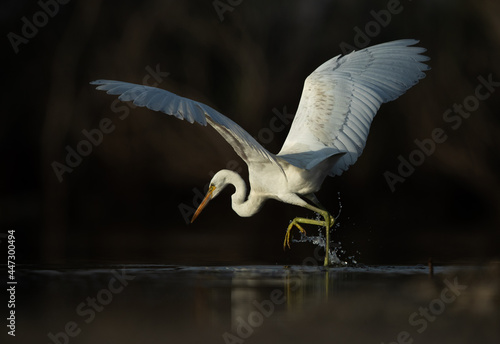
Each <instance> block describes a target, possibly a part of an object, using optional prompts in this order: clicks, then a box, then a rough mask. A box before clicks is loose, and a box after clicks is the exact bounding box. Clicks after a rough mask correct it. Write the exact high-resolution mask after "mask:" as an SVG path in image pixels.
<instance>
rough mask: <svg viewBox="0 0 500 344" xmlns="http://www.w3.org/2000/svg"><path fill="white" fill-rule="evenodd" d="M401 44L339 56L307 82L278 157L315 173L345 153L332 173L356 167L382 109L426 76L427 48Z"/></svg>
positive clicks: (401, 42)
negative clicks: (314, 168) (371, 128)
mask: <svg viewBox="0 0 500 344" xmlns="http://www.w3.org/2000/svg"><path fill="white" fill-rule="evenodd" d="M416 43H418V41H417V40H411V39H406V40H398V41H393V42H388V43H384V44H379V45H375V46H373V47H369V48H366V49H362V50H359V51H355V52H352V53H350V54H348V55H345V56H341V55H339V56H336V57H334V58H332V59H331V60H329V61H327V62H325V63H323V64H322V65H321V66H319V67H318V68H317V69H316V70H315V71H314V72H313V73H312V74H311V75H309V76H308V77H307V79H306V81H305V83H304V90H303V92H302V97H301V99H300V103H299V107H298V109H297V113H296V115H295V118H294V121H293V123H292V126H291V128H290V132H289V133H288V136H287V138H286V140H285V143H284V144H283V147H282V149H281V151H280V152H279V153H278V154H277V156H279V157H281V158H283V159H285V160H287V161H289V162H290V163H292V164H294V165H296V166H298V167H302V168H306V169H310V168H312V167H314V166H315V165H316V164H318V163H320V162H321V161H323V160H324V159H326V158H328V157H329V156H332V155H335V154H342V153H343V155H342V156H341V157H340V158H339V159H338V160H337V162H336V163H335V164H334V166H333V167H332V169H331V170H330V173H329V174H330V175H331V176H333V175H340V174H342V172H343V171H345V170H347V169H348V168H349V166H350V165H352V164H354V162H356V160H357V159H358V157H359V156H360V155H361V152H362V151H363V148H364V147H365V143H366V139H367V136H368V132H369V130H370V125H371V123H372V120H373V118H374V117H375V114H376V113H377V111H378V109H379V108H380V105H382V103H386V102H388V101H391V100H394V99H396V98H398V97H399V96H400V95H402V94H403V93H404V92H406V90H408V89H409V88H410V87H412V86H413V85H415V84H416V83H417V82H418V80H419V79H422V78H424V77H425V73H424V71H425V70H428V69H429V67H428V66H427V65H426V64H424V63H422V62H423V61H427V60H428V59H429V58H428V57H427V56H424V55H421V53H423V52H424V51H425V49H424V48H420V47H411V45H414V44H416Z"/></svg>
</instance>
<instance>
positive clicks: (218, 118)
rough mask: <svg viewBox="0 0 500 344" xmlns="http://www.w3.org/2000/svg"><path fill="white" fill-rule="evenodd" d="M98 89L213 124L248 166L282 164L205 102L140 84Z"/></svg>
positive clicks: (102, 83) (110, 83) (105, 84)
mask: <svg viewBox="0 0 500 344" xmlns="http://www.w3.org/2000/svg"><path fill="white" fill-rule="evenodd" d="M91 84H92V85H97V89H98V90H101V91H106V93H108V94H111V95H118V96H119V97H118V99H120V100H122V101H133V103H134V104H135V105H137V106H144V107H147V108H149V109H151V110H154V111H161V112H163V113H165V114H167V115H172V116H175V117H177V118H178V119H181V120H186V121H188V122H189V123H194V122H197V123H199V124H201V125H203V126H206V125H207V123H208V124H210V125H211V126H212V127H213V128H214V129H215V130H217V132H219V134H221V135H222V136H223V137H224V139H226V141H228V142H229V144H231V146H232V147H233V149H234V150H235V151H236V153H237V154H238V155H239V156H240V157H241V158H242V159H243V160H245V162H246V163H247V164H248V163H249V162H250V161H262V159H265V160H268V161H271V162H272V163H274V164H276V165H277V166H278V167H279V168H280V170H281V171H283V170H282V168H281V165H280V164H279V163H278V161H277V159H276V156H275V155H274V154H272V153H270V152H269V151H267V150H266V149H265V148H264V147H262V145H261V144H260V143H258V142H257V141H256V140H255V139H254V138H253V137H252V136H251V135H250V134H248V133H247V132H246V131H245V130H244V129H243V128H241V127H240V126H239V125H238V124H236V123H235V122H234V121H232V120H231V119H229V118H228V117H226V116H224V115H222V114H221V113H219V112H218V111H216V110H214V109H212V108H211V107H210V106H208V105H205V104H203V103H200V102H197V101H194V100H191V99H187V98H184V97H181V96H178V95H176V94H174V93H172V92H169V91H166V90H162V89H159V88H156V87H150V86H144V85H137V84H132V83H128V82H123V81H114V80H96V81H92V82H91Z"/></svg>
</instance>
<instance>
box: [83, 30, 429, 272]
mask: <svg viewBox="0 0 500 344" xmlns="http://www.w3.org/2000/svg"><path fill="white" fill-rule="evenodd" d="M416 43H418V41H417V40H412V39H406V40H397V41H393V42H388V43H383V44H379V45H375V46H372V47H368V48H366V49H362V50H359V51H354V52H352V53H350V54H347V55H338V56H336V57H334V58H332V59H330V60H328V61H326V62H325V63H323V64H322V65H321V66H319V67H318V68H317V69H316V70H315V71H314V72H313V73H312V74H311V75H309V76H308V77H307V79H306V80H305V83H304V89H303V92H302V97H301V99H300V103H299V106H298V109H297V113H296V115H295V118H294V120H293V123H292V126H291V128H290V132H289V133H288V136H287V138H286V140H285V143H284V144H283V147H282V148H281V151H280V152H279V153H278V154H273V153H270V152H269V151H267V150H266V149H265V148H264V147H262V146H261V145H260V144H259V143H258V142H257V141H256V140H255V139H254V138H253V137H252V136H251V135H250V134H248V133H247V132H246V131H245V130H243V129H242V128H241V127H240V126H239V125H238V124H236V123H235V122H233V121H232V120H230V119H229V118H227V117H226V116H224V115H222V114H220V113H219V112H217V111H216V110H214V109H212V108H211V107H209V106H207V105H205V104H202V103H199V102H197V101H194V100H190V99H187V98H183V97H181V96H178V95H176V94H173V93H171V92H168V91H165V90H162V89H159V88H155V87H149V86H143V85H136V84H131V83H127V82H122V81H112V80H96V81H93V82H92V83H91V84H93V85H98V87H97V89H98V90H103V91H107V93H108V94H112V95H119V99H120V100H122V101H133V103H134V104H135V105H137V106H145V107H147V108H149V109H151V110H155V111H161V112H163V113H166V114H168V115H173V116H175V117H177V118H179V119H185V120H187V121H188V122H190V123H193V122H197V123H199V124H201V125H203V126H206V125H207V124H210V125H211V126H212V127H213V128H214V129H215V130H216V131H217V132H219V134H220V135H222V137H223V138H224V139H226V141H228V143H229V144H230V145H231V146H232V147H233V149H234V150H235V151H236V153H237V154H238V155H239V156H240V157H241V158H242V159H243V160H244V161H245V162H246V163H247V165H248V172H249V182H250V186H251V189H250V191H249V192H247V187H246V184H245V181H244V180H243V178H241V176H240V175H239V174H237V173H236V172H233V171H230V170H221V171H219V172H218V173H216V174H215V175H214V176H213V178H212V180H211V181H210V187H209V190H208V193H207V195H206V196H205V199H204V200H203V202H202V203H201V204H200V206H199V207H198V209H197V210H196V212H195V214H194V216H193V218H192V221H194V220H195V219H196V217H197V216H198V215H199V214H200V212H201V211H202V210H203V208H205V206H206V205H207V203H208V202H209V201H210V200H211V199H213V198H215V197H216V196H217V195H218V194H219V193H220V192H221V191H222V190H223V189H224V188H225V187H226V186H227V185H229V184H232V185H233V186H234V187H235V189H236V191H235V192H234V194H233V195H232V197H231V199H232V207H233V209H234V211H235V212H236V213H237V214H238V215H240V216H242V217H248V216H252V215H254V214H255V213H257V212H258V211H259V210H260V209H261V207H262V205H263V204H264V202H265V201H266V200H267V199H275V200H278V201H281V202H285V203H289V204H293V205H296V206H300V207H304V208H307V209H309V210H311V211H314V212H316V213H318V214H320V215H321V216H322V218H323V220H313V219H307V218H301V217H296V218H294V219H293V220H292V221H291V222H290V224H289V226H288V228H287V230H286V233H285V241H284V243H283V247H284V248H285V247H286V246H288V247H290V231H291V229H292V228H293V227H294V226H295V227H297V228H298V229H299V230H300V231H301V232H303V233H305V230H304V229H303V228H302V226H301V224H313V225H319V226H324V227H325V231H326V244H325V251H326V252H325V260H324V264H325V266H328V265H330V250H329V243H330V228H331V227H332V225H333V223H334V218H333V217H332V216H331V215H330V213H329V212H328V211H327V210H326V209H325V208H324V207H323V206H322V205H321V204H320V203H319V201H318V199H317V198H316V196H315V195H314V193H315V192H317V191H319V190H320V187H321V185H322V183H323V181H324V179H325V178H326V177H327V176H336V175H337V176H338V175H340V174H342V172H343V171H345V170H347V169H348V168H349V166H350V165H352V164H354V163H355V162H356V160H357V159H358V157H359V156H360V155H361V152H362V151H363V148H364V146H365V143H366V139H367V136H368V132H369V129H370V125H371V122H372V120H373V118H374V117H375V114H376V113H377V111H378V109H379V107H380V106H381V105H382V103H385V102H388V101H391V100H394V99H396V98H398V97H399V96H400V95H402V94H403V93H404V92H405V91H407V90H408V89H409V88H410V87H412V86H413V85H415V84H416V83H417V82H418V80H419V79H422V78H424V77H425V73H424V71H426V70H428V69H429V67H428V66H427V65H426V64H424V63H423V61H427V60H428V57H426V56H424V55H422V53H423V52H425V51H426V50H425V49H424V48H421V47H414V46H412V45H415V44H416ZM307 201H309V202H307ZM192 221H191V222H192Z"/></svg>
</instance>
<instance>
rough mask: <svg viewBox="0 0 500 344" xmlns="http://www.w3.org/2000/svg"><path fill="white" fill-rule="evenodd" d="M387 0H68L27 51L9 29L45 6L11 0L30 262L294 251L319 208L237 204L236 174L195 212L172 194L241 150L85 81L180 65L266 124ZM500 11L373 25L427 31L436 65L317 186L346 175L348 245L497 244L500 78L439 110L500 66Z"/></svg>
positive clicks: (232, 258)
mask: <svg viewBox="0 0 500 344" xmlns="http://www.w3.org/2000/svg"><path fill="white" fill-rule="evenodd" d="M223 2H224V1H223ZM388 3H390V2H388V1H378V0H377V1H363V2H361V1H359V2H356V3H354V2H352V1H328V0H323V1H315V2H311V1H305V0H293V1H273V2H269V1H263V0H255V1H243V2H242V3H241V4H240V5H238V6H236V7H235V8H233V9H232V10H231V11H226V12H224V13H223V14H222V17H223V19H224V20H223V21H221V20H220V16H219V15H218V13H217V11H216V9H215V8H214V6H213V2H212V1H210V0H204V1H201V0H200V1H182V2H181V1H165V0H148V1H142V2H138V1H106V2H105V1H101V0H87V1H77V0H74V1H71V2H69V3H68V4H66V5H60V6H59V8H58V9H57V13H56V14H55V15H54V16H53V17H51V18H49V19H48V22H47V24H46V25H44V26H43V27H40V28H39V30H38V33H37V34H36V35H35V36H34V37H33V38H30V39H29V42H28V43H26V44H20V45H19V52H18V53H17V54H16V53H15V52H14V49H13V48H12V45H11V43H10V42H9V40H8V38H7V37H8V33H9V32H15V33H17V34H21V28H22V25H23V21H22V18H23V17H26V18H28V19H29V20H30V19H31V20H32V19H33V15H35V14H36V13H38V12H39V11H41V8H40V5H39V4H38V3H37V2H36V1H13V0H9V1H5V2H4V3H2V5H1V18H2V26H1V27H2V32H3V33H4V36H5V37H6V38H5V39H4V41H3V45H2V49H3V52H2V56H4V58H5V59H6V62H4V64H3V66H4V70H3V72H2V75H3V76H4V78H3V80H4V82H3V92H2V96H3V97H4V99H3V104H4V110H3V116H2V122H3V123H2V125H1V126H0V140H1V143H2V144H1V146H0V147H1V148H0V152H1V156H2V163H3V168H1V169H0V173H1V176H0V180H1V182H0V204H1V212H0V224H1V226H2V228H3V230H2V231H3V232H5V231H6V230H7V229H9V228H15V229H16V231H17V233H18V235H19V236H20V238H19V240H18V249H19V250H20V252H21V253H22V257H23V258H22V259H23V260H24V261H26V262H39V261H40V262H68V261H82V260H84V261H120V262H129V261H147V262H161V263H189V264H209V263H226V264H227V263H231V264H240V263H248V262H264V263H279V264H283V263H285V264H289V263H300V262H301V261H303V259H304V258H305V257H308V256H310V255H311V254H312V251H313V247H312V246H307V245H305V244H295V245H293V246H292V250H291V251H286V252H283V250H282V240H283V235H284V231H285V229H286V226H287V224H288V221H289V220H291V219H292V218H293V217H294V216H297V215H301V216H311V214H308V212H307V211H306V210H303V209H299V208H295V207H293V206H289V205H284V204H279V203H277V202H273V201H270V202H268V204H266V206H265V207H264V209H263V210H262V211H261V213H259V214H257V215H256V216H254V217H252V218H248V219H242V218H239V217H238V216H237V215H236V214H234V212H233V211H232V210H231V209H230V198H229V195H230V193H231V192H230V191H226V192H224V195H222V196H220V197H219V198H217V200H215V201H213V202H212V203H211V204H210V206H209V207H208V208H207V209H206V210H205V211H204V213H203V214H202V216H201V217H200V218H199V220H197V222H196V223H195V224H193V225H189V226H188V225H186V223H185V219H184V218H183V215H182V214H181V212H180V211H179V208H178V207H179V204H184V205H186V206H189V207H191V206H193V197H195V196H196V195H195V193H194V192H193V188H196V189H197V190H201V191H202V190H203V187H204V185H205V184H206V183H207V182H208V181H209V180H210V178H211V175H210V172H215V171H217V170H219V169H221V168H226V165H227V164H228V162H231V161H233V160H234V161H238V162H239V163H240V164H241V166H239V167H240V168H241V167H242V169H243V172H242V174H243V175H245V174H246V166H245V165H244V164H243V163H242V162H241V160H239V158H238V156H237V155H236V154H235V153H234V152H233V151H232V149H231V147H230V146H229V145H228V144H226V143H225V141H224V140H223V139H222V138H220V137H219V136H218V135H217V133H216V132H215V131H213V130H212V129H207V128H203V127H201V126H199V125H190V124H189V123H186V122H182V121H178V120H175V119H174V118H172V117H167V116H165V115H162V114H159V113H154V112H152V111H147V110H144V109H131V108H130V106H128V105H124V104H117V103H116V102H115V103H113V102H114V101H115V97H111V96H108V95H106V94H104V93H102V92H98V91H96V90H95V89H94V87H92V86H91V85H89V82H90V81H92V80H96V79H116V80H123V81H129V82H135V83H142V82H144V80H145V77H146V76H147V75H148V74H149V75H151V70H159V71H161V72H162V73H169V74H168V77H164V78H162V80H161V82H159V85H158V86H159V87H161V88H165V89H168V90H170V91H172V92H175V93H177V94H180V95H183V96H185V97H188V98H192V99H196V100H198V101H201V102H204V103H207V104H208V105H210V106H212V107H214V108H216V109H218V110H219V111H221V112H222V113H224V114H225V115H227V116H229V117H231V118H232V119H234V120H235V121H236V122H238V123H239V124H240V125H241V126H242V127H243V128H245V129H246V130H247V131H248V132H250V133H251V134H252V135H255V136H257V135H258V134H259V132H260V130H261V129H263V128H269V123H270V120H271V118H272V117H273V116H276V114H275V112H274V109H277V110H278V111H280V112H282V111H283V108H284V107H286V109H287V112H288V113H294V112H295V110H296V108H297V105H298V102H299V99H300V94H301V91H302V85H303V81H304V79H305V78H306V77H307V76H308V75H309V74H310V73H311V72H312V71H313V70H314V69H315V68H316V67H317V66H319V65H320V64H321V63H322V62H324V61H326V60H327V59H329V58H331V57H333V56H335V55H338V54H340V53H342V49H341V44H342V43H345V44H349V45H355V36H356V34H357V33H356V32H357V31H356V28H359V30H361V31H365V29H366V25H367V23H370V22H372V21H374V20H375V19H374V15H373V13H379V14H380V13H381V12H380V11H381V10H385V9H387V6H388ZM391 3H392V2H391ZM373 11H375V12H373ZM499 23H500V4H498V3H497V2H496V1H493V0H479V1H472V0H463V1H451V0H450V1H446V0H441V1H430V0H428V1H418V2H409V1H401V3H400V7H399V12H398V13H396V14H392V16H391V17H390V20H389V22H388V23H387V25H379V28H380V30H379V32H377V34H374V35H373V37H369V41H370V42H369V43H370V45H373V44H377V43H382V42H385V41H390V40H394V39H400V38H416V39H420V45H421V46H424V47H426V48H427V49H428V52H427V55H428V56H430V57H431V60H430V61H429V64H430V66H431V67H432V70H430V71H429V72H428V74H427V77H426V78H425V79H424V80H422V81H421V82H420V83H419V84H418V85H417V86H416V87H414V88H412V89H411V90H410V91H409V92H408V93H407V94H405V95H404V96H402V97H401V98H400V99H398V100H397V101H395V102H392V103H389V104H386V105H383V106H382V108H381V110H380V111H379V114H378V116H377V118H376V120H375V121H374V124H373V126H372V129H371V133H370V136H369V139H368V143H367V146H366V149H365V151H364V153H363V155H362V156H361V158H360V159H359V160H358V162H357V163H356V164H355V165H354V166H353V167H351V169H350V170H349V171H348V172H346V173H344V175H342V176H341V177H336V178H333V179H329V180H327V181H326V182H325V184H324V188H323V190H322V192H320V193H319V194H318V196H319V198H320V199H321V200H322V202H323V203H324V204H325V205H326V206H327V207H328V208H329V209H330V210H331V211H332V212H334V213H338V212H339V209H340V205H339V200H338V193H340V203H341V205H342V212H341V215H340V217H339V222H340V226H339V228H338V229H337V231H336V232H335V233H334V236H335V238H336V240H339V241H341V242H342V246H343V249H344V250H345V251H346V253H345V255H346V256H347V255H355V256H356V259H357V260H358V261H359V262H362V263H366V264H371V263H381V262H386V263H394V264H397V263H408V262H411V263H418V262H426V261H427V259H428V257H434V260H435V262H437V263H439V262H443V263H447V262H457V261H458V262H471V261H482V260H487V259H492V258H494V257H498V252H499V243H500V240H499V239H500V233H499V228H500V215H499V214H500V183H499V178H498V175H499V173H500V168H499V166H500V161H499V160H500V158H499V154H498V148H499V147H500V136H499V133H500V118H499V116H498V109H499V108H500V97H499V92H500V90H496V92H493V93H492V94H491V96H490V97H489V98H488V99H486V100H482V101H480V102H479V106H478V108H477V110H475V111H473V112H471V114H470V117H468V118H467V119H464V120H463V122H462V123H461V125H460V126H459V127H458V128H457V129H456V130H454V129H452V127H451V124H450V123H447V122H446V121H445V120H444V117H443V114H444V113H445V111H446V110H448V109H450V108H452V107H453V105H454V104H455V103H457V104H462V103H463V101H464V99H466V98H467V97H469V96H471V95H474V92H475V89H476V87H477V85H478V84H479V81H478V77H479V76H483V77H484V78H486V79H487V78H488V76H490V75H491V76H492V78H493V80H496V81H500V65H499V64H498V61H499V60H500V25H499ZM374 25H375V26H373V27H376V24H374ZM147 80H148V82H150V83H152V82H153V81H155V80H156V79H154V78H149V79H147ZM113 104H114V105H113ZM117 109H120V110H118V111H117ZM127 114H128V115H127ZM103 118H108V119H110V120H111V121H112V123H113V125H114V127H113V130H112V132H110V133H107V134H104V135H103V139H102V143H101V144H99V145H97V146H94V147H93V148H92V152H91V153H90V154H88V156H85V157H83V158H82V161H81V163H80V164H79V165H78V166H76V167H75V168H74V169H73V171H72V172H71V173H69V172H68V173H64V174H63V181H62V182H60V181H59V180H58V178H57V176H56V174H55V173H54V169H53V166H52V164H53V162H54V161H56V162H60V163H62V164H64V163H65V159H66V155H67V154H68V151H67V148H66V147H67V146H69V147H71V148H73V149H76V147H77V146H78V144H79V143H80V142H81V141H82V140H83V139H85V136H84V134H83V133H82V131H83V130H87V131H92V130H93V129H96V128H99V125H100V124H99V123H100V121H101V120H102V119H103ZM435 128H442V129H443V130H444V131H445V133H446V134H447V137H448V139H447V140H446V141H445V142H444V143H441V144H438V145H437V146H436V149H435V152H434V153H433V154H431V155H430V156H428V157H426V158H425V161H424V162H423V163H422V164H421V166H418V167H416V168H415V171H414V173H413V174H412V175H411V176H409V177H408V178H406V180H405V182H404V183H398V184H396V190H395V192H391V189H390V188H389V186H388V184H387V182H386V180H385V178H384V173H385V172H386V171H391V172H393V173H397V169H398V165H399V163H400V161H399V160H398V156H399V155H401V156H403V157H405V158H408V157H409V155H410V153H411V152H412V151H413V150H415V149H416V148H417V146H416V145H415V143H414V140H416V139H418V140H423V139H426V138H430V137H431V133H432V131H433V130H434V129H435ZM273 134H274V135H273V137H272V140H269V141H270V142H268V143H266V144H265V147H266V148H268V149H269V150H270V151H272V152H277V151H278V150H279V148H280V146H281V144H282V142H283V140H284V138H285V137H286V134H287V130H283V131H282V132H276V133H273ZM311 233H314V229H312V230H311ZM21 253H20V254H21Z"/></svg>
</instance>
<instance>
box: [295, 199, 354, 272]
mask: <svg viewBox="0 0 500 344" xmlns="http://www.w3.org/2000/svg"><path fill="white" fill-rule="evenodd" d="M337 199H338V202H339V211H338V213H337V215H336V216H334V218H335V224H334V226H333V227H332V228H330V238H332V237H335V235H334V233H335V232H336V231H337V229H339V228H340V221H339V218H340V214H341V213H342V202H341V199H340V192H338V193H337ZM315 220H317V221H322V220H323V217H322V216H321V215H320V214H318V213H316V217H315ZM306 242H308V243H311V244H313V245H315V246H317V247H320V248H322V249H323V250H325V246H326V236H325V234H324V227H322V226H320V227H318V235H317V236H311V235H309V236H308V235H305V234H304V233H302V232H300V238H299V239H294V238H292V243H306ZM352 243H353V244H354V242H352ZM346 252H347V251H346V250H345V249H343V248H342V243H341V242H340V241H337V242H335V241H331V242H330V252H328V254H329V255H330V262H332V263H333V264H334V265H339V266H356V265H357V264H358V261H357V258H356V255H350V256H347V257H345V254H346ZM356 254H357V255H360V254H361V253H360V252H359V251H357V250H356Z"/></svg>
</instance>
